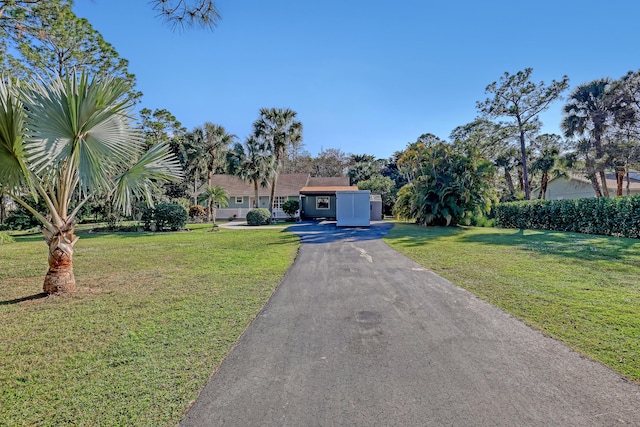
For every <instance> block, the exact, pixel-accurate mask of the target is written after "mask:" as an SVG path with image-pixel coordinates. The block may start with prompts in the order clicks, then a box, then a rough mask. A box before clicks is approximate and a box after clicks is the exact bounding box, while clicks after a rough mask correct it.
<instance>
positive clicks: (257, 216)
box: [247, 208, 271, 225]
mask: <svg viewBox="0 0 640 427" xmlns="http://www.w3.org/2000/svg"><path fill="white" fill-rule="evenodd" d="M270 223H271V214H270V213H269V209H266V208H257V209H251V210H250V211H249V212H247V224H249V225H267V224H270Z"/></svg>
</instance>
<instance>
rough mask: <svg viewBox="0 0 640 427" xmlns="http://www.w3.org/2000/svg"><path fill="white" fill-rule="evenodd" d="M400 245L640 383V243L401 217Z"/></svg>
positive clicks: (395, 243) (392, 236) (394, 236)
mask: <svg viewBox="0 0 640 427" xmlns="http://www.w3.org/2000/svg"><path fill="white" fill-rule="evenodd" d="M385 241H386V242H387V243H388V244H389V245H391V246H392V247H393V248H395V249H397V250H398V251H400V252H402V253H404V254H405V255H407V256H408V257H409V258H411V259H413V260H414V261H416V262H418V263H419V264H421V265H423V266H425V267H426V268H429V269H431V270H433V271H434V272H436V273H438V274H440V275H441V276H443V277H445V278H447V279H449V280H450V281H451V282H453V283H454V284H456V285H459V286H461V287H463V288H466V289H468V290H469V291H471V292H473V293H474V294H476V295H477V296H479V297H481V298H483V299H485V300H486V301H489V302H490V303H492V304H494V305H496V306H498V307H500V308H502V309H503V310H505V311H506V312H508V313H511V314H513V315H514V316H516V317H518V318H520V319H522V320H523V321H525V322H526V323H528V324H530V325H532V326H534V327H536V328H538V329H540V330H542V331H543V332H544V333H546V334H548V335H549V336H552V337H554V338H557V339H559V340H562V341H564V342H565V343H567V344H568V345H569V346H571V347H572V348H574V349H575V350H577V351H579V352H580V353H582V354H584V355H587V356H589V357H591V358H592V359H594V360H597V361H599V362H601V363H603V364H605V365H607V366H609V367H610V368H612V369H614V370H616V371H618V372H620V373H621V374H623V375H625V376H626V377H628V378H629V379H631V380H633V381H636V382H640V241H638V240H636V239H623V238H615V237H603V236H592V235H584V234H575V233H559V232H551V231H534V230H509V229H498V228H472V227H429V228H425V227H420V226H417V225H413V224H403V223H397V224H396V226H395V227H394V228H393V229H392V230H391V232H390V233H389V234H387V236H386V237H385Z"/></svg>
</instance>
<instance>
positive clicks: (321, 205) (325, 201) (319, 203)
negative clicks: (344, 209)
mask: <svg viewBox="0 0 640 427" xmlns="http://www.w3.org/2000/svg"><path fill="white" fill-rule="evenodd" d="M316 209H318V210H321V209H329V196H318V197H316Z"/></svg>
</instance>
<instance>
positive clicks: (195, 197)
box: [193, 168, 198, 206]
mask: <svg viewBox="0 0 640 427" xmlns="http://www.w3.org/2000/svg"><path fill="white" fill-rule="evenodd" d="M197 204H198V168H196V172H195V174H194V175H193V206H195V205H197Z"/></svg>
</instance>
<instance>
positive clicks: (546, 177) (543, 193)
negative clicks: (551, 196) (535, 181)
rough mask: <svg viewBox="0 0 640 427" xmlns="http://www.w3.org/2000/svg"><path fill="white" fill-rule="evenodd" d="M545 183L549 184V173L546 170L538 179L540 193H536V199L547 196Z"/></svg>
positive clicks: (543, 198)
mask: <svg viewBox="0 0 640 427" xmlns="http://www.w3.org/2000/svg"><path fill="white" fill-rule="evenodd" d="M547 184H549V174H548V173H547V172H545V173H543V174H542V179H541V180H540V193H538V199H541V200H545V199H546V198H547Z"/></svg>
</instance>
